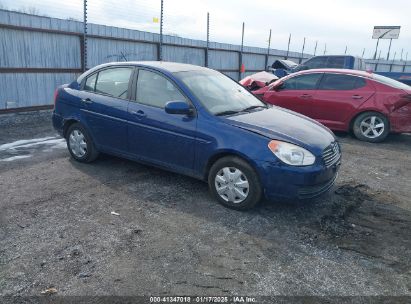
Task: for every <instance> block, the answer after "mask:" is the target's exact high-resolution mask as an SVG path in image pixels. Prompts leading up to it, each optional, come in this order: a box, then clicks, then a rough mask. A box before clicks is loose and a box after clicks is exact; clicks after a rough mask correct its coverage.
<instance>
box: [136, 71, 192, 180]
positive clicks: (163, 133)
mask: <svg viewBox="0 0 411 304" xmlns="http://www.w3.org/2000/svg"><path fill="white" fill-rule="evenodd" d="M134 99H135V100H134V101H130V104H129V107H128V115H129V127H128V143H129V149H130V152H131V153H133V154H134V156H135V157H137V158H140V159H143V160H145V161H149V162H152V163H155V164H158V165H161V166H164V167H168V168H170V169H173V170H175V171H179V172H182V173H185V174H192V173H193V165H194V157H195V155H194V151H195V140H196V120H197V119H196V115H195V112H194V114H192V115H181V114H168V113H166V112H165V110H164V106H165V104H166V103H167V102H168V101H186V102H187V103H190V101H189V100H188V99H187V98H186V97H185V96H184V94H183V93H182V92H181V91H180V89H179V88H178V87H177V85H176V84H175V83H174V82H173V81H172V80H171V79H169V78H167V77H166V76H165V75H163V74H161V73H159V72H157V71H153V70H149V69H143V68H139V69H138V73H137V79H136V84H135V98H134Z"/></svg>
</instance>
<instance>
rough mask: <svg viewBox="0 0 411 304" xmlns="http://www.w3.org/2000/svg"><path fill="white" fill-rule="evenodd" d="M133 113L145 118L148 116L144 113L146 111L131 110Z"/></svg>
mask: <svg viewBox="0 0 411 304" xmlns="http://www.w3.org/2000/svg"><path fill="white" fill-rule="evenodd" d="M130 113H131V114H133V115H135V116H137V117H138V118H143V117H146V116H147V115H146V113H144V111H141V110H138V111H131V112H130Z"/></svg>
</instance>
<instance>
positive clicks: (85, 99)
mask: <svg viewBox="0 0 411 304" xmlns="http://www.w3.org/2000/svg"><path fill="white" fill-rule="evenodd" d="M81 102H84V103H93V101H92V100H91V99H90V98H83V99H81Z"/></svg>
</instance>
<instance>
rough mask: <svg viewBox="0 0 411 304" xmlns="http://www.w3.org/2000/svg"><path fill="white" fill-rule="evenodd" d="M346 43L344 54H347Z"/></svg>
mask: <svg viewBox="0 0 411 304" xmlns="http://www.w3.org/2000/svg"><path fill="white" fill-rule="evenodd" d="M347 50H348V45H346V46H345V51H344V55H347Z"/></svg>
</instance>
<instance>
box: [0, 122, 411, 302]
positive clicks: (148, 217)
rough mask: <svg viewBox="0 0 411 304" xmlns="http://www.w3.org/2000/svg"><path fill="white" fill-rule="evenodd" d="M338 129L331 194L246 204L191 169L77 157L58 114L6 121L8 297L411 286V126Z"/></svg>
mask: <svg viewBox="0 0 411 304" xmlns="http://www.w3.org/2000/svg"><path fill="white" fill-rule="evenodd" d="M0 119H1V118H0ZM338 136H339V140H340V141H341V144H342V150H343V162H342V167H341V171H340V175H339V178H338V180H337V183H336V186H335V187H334V189H333V190H332V191H331V192H330V193H328V194H326V195H324V196H322V197H320V198H318V199H315V200H312V201H308V202H281V201H279V202H267V201H266V202H263V203H262V204H261V205H260V206H259V207H258V208H256V209H255V210H252V211H249V212H237V211H233V210H229V209H226V208H224V207H222V206H220V205H218V204H217V203H216V202H215V201H214V200H213V199H212V198H211V196H210V194H209V193H208V188H207V185H206V184H205V183H203V182H200V181H197V180H194V179H191V178H188V177H185V176H181V175H177V174H173V173H169V172H166V171H162V170H159V169H155V168H151V167H148V166H143V165H140V164H137V163H134V162H131V161H127V160H123V159H119V158H115V157H111V156H101V157H100V158H99V159H98V160H97V161H96V162H94V163H92V164H80V163H77V162H75V161H73V160H72V159H71V158H70V156H69V153H68V151H67V150H66V148H65V147H64V142H63V141H62V140H61V139H59V138H58V136H57V134H56V133H55V132H54V130H53V129H52V127H51V125H50V121H49V117H48V115H43V116H41V117H40V118H38V119H36V120H33V122H32V123H28V122H24V123H20V124H14V125H11V126H4V127H2V129H1V130H0V210H1V211H0V296H5V295H24V296H27V295H37V296H38V295H40V294H41V292H42V291H43V290H45V289H46V288H50V287H54V288H56V290H57V295H60V296H65V295H76V296H90V295H235V294H241V295H317V296H337V295H339V296H352V295H362V296H371V295H390V296H392V295H406V296H411V272H410V270H411V268H410V265H411V261H410V259H411V136H409V135H395V136H390V137H389V138H388V140H387V141H386V142H384V143H382V144H368V143H364V142H359V141H357V140H355V139H353V138H352V137H351V136H350V135H346V134H338ZM18 140H28V141H22V142H17V143H16V141H18ZM30 140H31V141H30ZM5 144H7V145H5ZM16 156H18V157H17V158H16ZM112 211H114V212H116V213H118V214H119V215H112V214H111V212H112Z"/></svg>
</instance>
